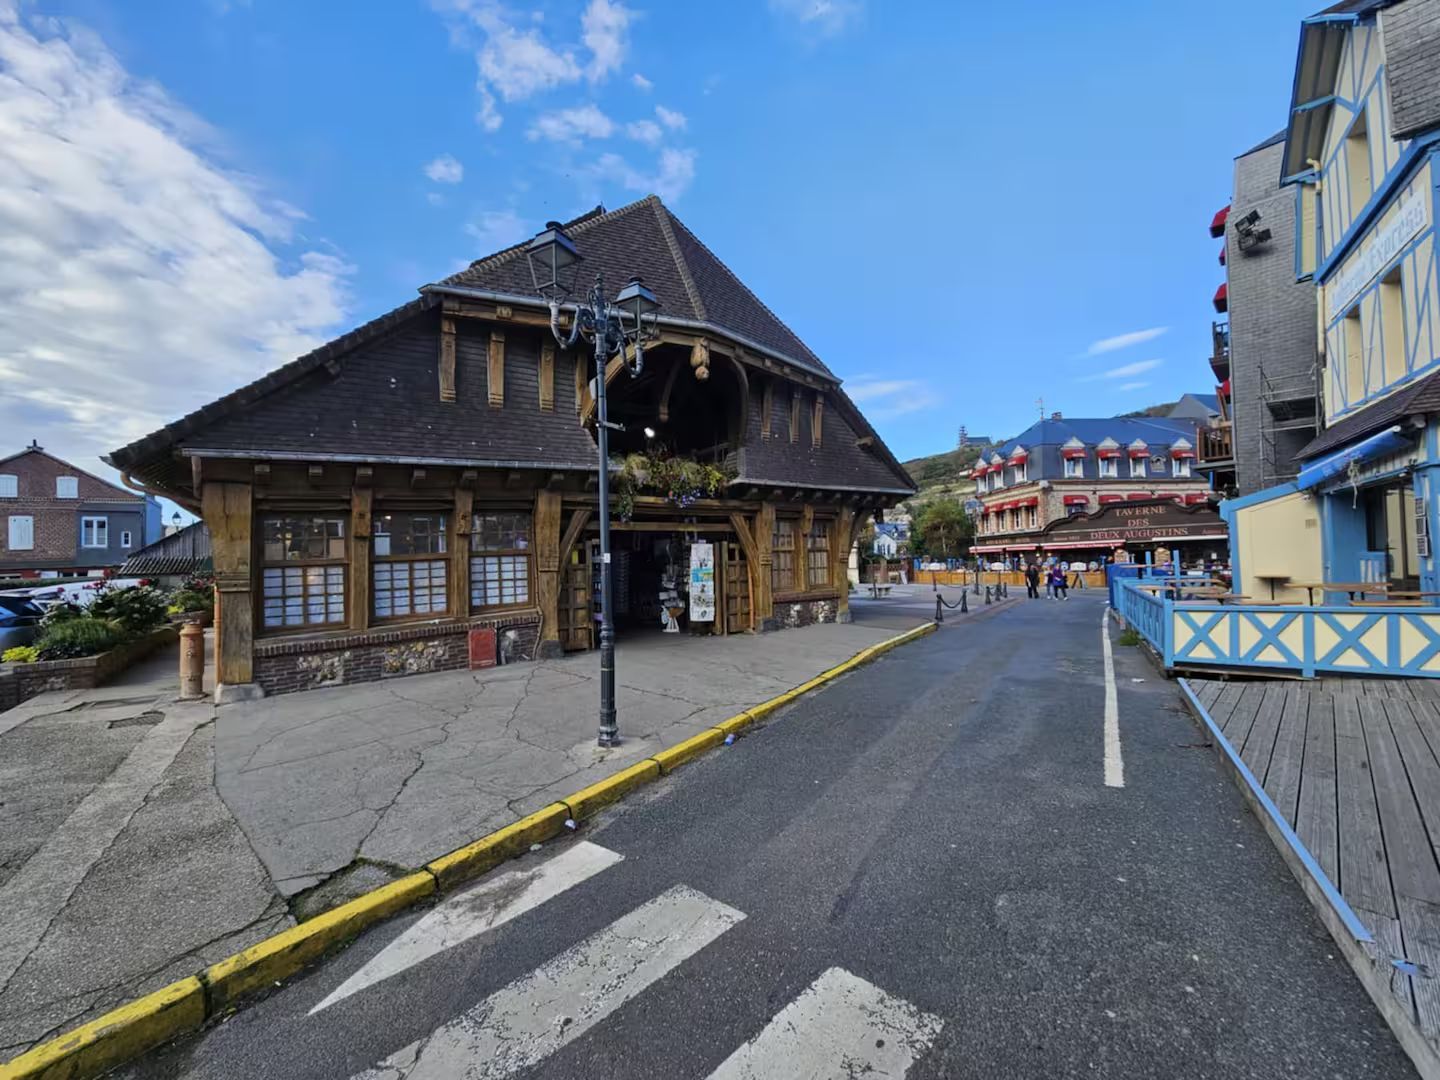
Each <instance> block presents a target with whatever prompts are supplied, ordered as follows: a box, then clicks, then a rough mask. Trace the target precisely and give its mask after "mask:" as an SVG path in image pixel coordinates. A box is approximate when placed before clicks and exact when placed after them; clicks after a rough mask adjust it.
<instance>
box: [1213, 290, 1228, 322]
mask: <svg viewBox="0 0 1440 1080" xmlns="http://www.w3.org/2000/svg"><path fill="white" fill-rule="evenodd" d="M1229 297H1230V289H1229V286H1227V285H1221V286H1220V287H1219V288H1218V289H1216V290H1215V296H1214V297H1213V298H1212V299H1211V301H1210V302H1211V303H1212V304H1214V305H1215V310H1216V311H1217V312H1218V313H1219V314H1221V315H1224V314H1225V312H1227V311H1228V310H1230V301H1229Z"/></svg>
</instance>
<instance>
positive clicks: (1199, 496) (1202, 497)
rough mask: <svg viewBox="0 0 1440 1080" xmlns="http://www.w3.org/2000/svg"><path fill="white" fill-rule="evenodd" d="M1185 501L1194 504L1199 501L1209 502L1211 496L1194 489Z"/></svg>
mask: <svg viewBox="0 0 1440 1080" xmlns="http://www.w3.org/2000/svg"><path fill="white" fill-rule="evenodd" d="M1185 501H1186V502H1187V503H1189V504H1191V505H1192V506H1193V505H1195V504H1197V503H1203V502H1209V501H1210V496H1209V495H1206V494H1205V493H1204V492H1203V491H1192V492H1191V493H1190V494H1189V495H1186V496H1185Z"/></svg>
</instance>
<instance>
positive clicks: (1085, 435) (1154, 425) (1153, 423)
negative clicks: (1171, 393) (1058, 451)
mask: <svg viewBox="0 0 1440 1080" xmlns="http://www.w3.org/2000/svg"><path fill="white" fill-rule="evenodd" d="M1196 396H1197V397H1198V396H1199V395H1196ZM1107 438H1109V439H1114V440H1115V441H1116V442H1117V443H1119V444H1120V445H1121V446H1128V445H1129V444H1130V443H1132V442H1134V441H1135V440H1136V439H1140V440H1142V441H1143V442H1145V443H1146V444H1147V445H1149V446H1169V445H1170V444H1171V443H1173V442H1175V440H1176V439H1182V438H1183V439H1186V440H1188V441H1189V442H1192V443H1193V442H1194V441H1195V421H1194V420H1182V419H1176V420H1169V419H1166V418H1164V417H1158V416H1147V417H1118V416H1112V417H1104V418H1099V419H1094V420H1084V419H1082V420H1039V421H1037V422H1035V423H1033V424H1031V425H1030V426H1029V427H1028V428H1026V429H1025V430H1024V431H1022V432H1021V433H1020V434H1019V435H1018V436H1016V437H1015V438H1013V439H1011V440H1009V441H1008V442H1006V443H1003V444H1002V445H1001V446H1000V447H999V450H998V452H999V454H1000V456H1001V457H1005V456H1006V455H1008V454H1009V453H1010V451H1012V450H1014V449H1015V447H1017V446H1023V447H1025V449H1027V450H1030V449H1033V448H1034V447H1037V446H1063V445H1064V444H1065V443H1067V442H1069V441H1070V440H1071V439H1079V440H1080V441H1081V442H1082V443H1084V444H1085V445H1086V446H1096V445H1098V444H1099V443H1102V442H1104V441H1105V440H1106V439H1107ZM987 456H988V455H987Z"/></svg>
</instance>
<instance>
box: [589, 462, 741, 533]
mask: <svg viewBox="0 0 1440 1080" xmlns="http://www.w3.org/2000/svg"><path fill="white" fill-rule="evenodd" d="M733 478H734V473H733V472H731V471H730V470H727V469H722V468H719V467H717V466H714V465H705V464H702V463H701V462H698V461H693V460H691V459H690V458H683V457H664V456H661V455H660V454H629V455H627V456H626V457H625V458H624V459H623V460H622V461H621V462H620V465H619V468H618V469H617V470H616V473H615V503H614V507H615V515H616V517H618V518H619V519H620V520H621V521H629V520H630V518H631V516H633V514H634V513H635V496H636V495H638V494H642V493H644V494H654V495H660V496H663V497H664V498H665V499H668V500H669V501H670V502H671V503H673V504H674V505H675V506H677V507H679V508H680V509H682V510H683V509H685V508H686V507H689V506H691V505H693V504H694V502H695V500H696V499H704V498H714V497H715V496H716V495H718V494H719V493H720V492H721V491H722V490H724V488H725V485H726V484H728V483H729V482H730V481H731V480H732V479H733Z"/></svg>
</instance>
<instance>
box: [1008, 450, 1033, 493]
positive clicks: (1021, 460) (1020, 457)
mask: <svg viewBox="0 0 1440 1080" xmlns="http://www.w3.org/2000/svg"><path fill="white" fill-rule="evenodd" d="M1010 467H1011V468H1012V469H1014V470H1015V483H1017V484H1024V483H1027V482H1028V481H1029V479H1030V454H1029V452H1028V451H1027V450H1026V449H1025V448H1024V447H1023V446H1017V447H1016V448H1015V449H1014V450H1012V451H1010Z"/></svg>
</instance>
